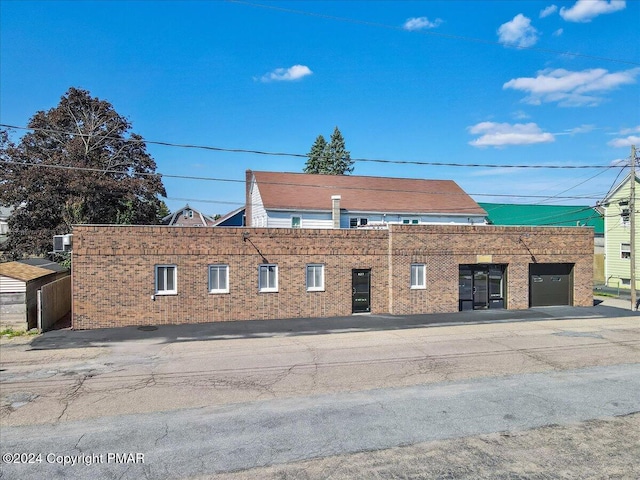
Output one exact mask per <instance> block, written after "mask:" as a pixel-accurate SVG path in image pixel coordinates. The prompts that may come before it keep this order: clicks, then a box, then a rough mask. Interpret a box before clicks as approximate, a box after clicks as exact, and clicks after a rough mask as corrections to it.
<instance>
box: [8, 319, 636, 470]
mask: <svg viewBox="0 0 640 480" xmlns="http://www.w3.org/2000/svg"><path fill="white" fill-rule="evenodd" d="M638 319H639V317H638V316H635V315H634V316H627V317H625V316H621V317H615V318H581V319H576V320H571V319H562V320H554V319H551V320H545V321H535V322H519V323H497V324H480V325H461V326H460V325H458V326H440V327H434V328H409V329H398V330H384V331H363V332H349V333H340V334H335V333H334V334H326V335H310V336H304V335H297V336H287V335H272V336H265V337H263V338H233V339H216V340H213V341H212V340H198V339H194V338H188V339H186V340H183V339H180V338H177V339H176V338H168V337H167V338H163V336H162V332H161V329H162V327H161V329H160V331H159V334H156V335H154V336H149V337H144V336H143V335H142V334H141V335H140V336H139V337H137V338H132V339H125V340H122V341H111V340H109V339H107V338H99V337H97V339H96V340H94V341H92V342H84V343H82V342H74V341H70V342H69V345H70V346H71V347H70V348H65V347H64V345H63V347H62V348H43V347H42V346H43V345H44V346H47V345H48V344H47V343H46V342H45V341H42V342H41V343H40V344H38V342H36V341H34V340H32V339H29V341H25V340H23V339H19V338H18V339H12V340H6V339H3V340H2V343H1V344H0V388H1V392H0V394H1V399H2V403H1V410H0V428H2V435H1V437H2V438H1V443H2V445H1V446H2V452H3V453H5V452H7V451H10V452H13V451H15V452H22V451H36V450H38V451H41V452H42V453H45V452H48V451H52V452H58V453H60V454H63V453H65V452H67V453H68V452H75V453H76V454H77V453H78V452H81V453H89V454H91V453H105V454H106V453H107V452H110V451H120V452H142V453H145V455H146V459H145V463H144V464H142V465H140V464H134V465H126V466H123V465H92V466H87V465H84V466H74V467H73V468H71V467H66V466H64V467H63V466H60V465H40V466H35V467H34V466H33V465H4V464H3V465H2V475H1V476H0V478H41V477H42V476H44V475H47V476H49V477H51V478H62V476H64V477H65V478H85V477H83V475H85V476H86V475H90V476H92V477H93V478H140V477H145V476H146V477H148V478H187V477H189V476H199V475H212V474H216V473H221V472H233V471H235V470H240V471H244V470H246V471H247V472H250V471H251V470H247V469H252V468H274V467H270V466H271V465H274V464H276V465H277V464H291V465H295V464H296V462H300V461H309V459H316V458H324V457H327V458H329V457H331V458H333V457H334V456H340V455H358V454H359V452H363V451H368V450H376V449H389V448H394V447H398V446H405V445H414V444H418V443H420V442H433V441H449V440H450V439H455V438H461V437H465V438H466V437H469V438H471V437H472V436H478V435H487V434H493V433H494V432H500V431H509V432H510V431H513V432H522V431H525V430H527V429H536V428H546V427H545V426H546V425H549V424H558V425H564V424H567V423H576V422H586V421H591V420H594V419H600V418H605V417H607V418H609V417H612V416H616V415H628V414H630V413H633V412H637V411H640V396H639V395H637V392H638V391H640V380H639V379H640V323H639V322H638ZM77 333H79V332H68V335H70V336H71V337H73V336H74V335H75V334H77ZM44 340H46V335H45V338H44ZM447 439H449V440H447ZM80 446H81V447H82V449H81V450H80ZM336 458H337V457H336ZM343 462H344V460H343ZM346 464H349V462H348V461H347V462H346ZM341 465H343V463H340V462H338V461H337V460H336V462H334V463H332V464H331V465H330V467H327V468H329V469H330V470H331V471H334V470H335V471H340V469H341V468H343V467H341ZM323 471H324V470H323ZM14 475H17V476H14ZM30 475H32V476H30ZM229 475H231V474H229ZM260 476H261V475H260ZM202 478H205V477H202ZM317 478H322V477H317ZM361 478H366V476H363V477H361ZM621 478H625V477H624V476H623V477H621Z"/></svg>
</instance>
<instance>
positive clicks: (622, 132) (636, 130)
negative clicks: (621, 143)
mask: <svg viewBox="0 0 640 480" xmlns="http://www.w3.org/2000/svg"><path fill="white" fill-rule="evenodd" d="M632 133H640V125H638V126H637V127H632V128H624V129H622V130H620V132H618V135H631V134H632Z"/></svg>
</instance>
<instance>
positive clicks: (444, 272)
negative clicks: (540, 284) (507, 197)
mask: <svg viewBox="0 0 640 480" xmlns="http://www.w3.org/2000/svg"><path fill="white" fill-rule="evenodd" d="M390 244H391V247H390V250H391V252H392V257H393V259H392V265H393V269H392V274H391V294H390V296H391V306H390V312H391V313H393V314H397V315H400V314H414V313H425V312H433V313H439V312H456V311H458V272H459V265H461V264H477V263H487V258H480V259H479V258H478V256H479V255H481V256H485V257H487V256H490V258H491V261H490V262H488V263H493V264H503V265H506V266H507V269H506V281H507V287H506V290H507V291H506V295H507V298H506V302H507V303H506V307H507V308H510V309H525V308H528V307H529V264H531V263H533V262H534V261H535V262H537V263H574V264H575V267H574V293H573V295H574V305H575V306H591V305H593V272H592V268H593V230H592V229H587V228H545V227H488V226H448V225H391V226H390ZM527 247H528V249H529V250H527ZM532 255H533V256H534V257H535V260H533V259H532V258H531V257H532ZM411 263H425V264H426V276H427V278H426V284H427V289H426V290H410V289H409V287H408V285H409V280H408V275H409V273H408V272H409V268H410V267H409V265H410V264H411Z"/></svg>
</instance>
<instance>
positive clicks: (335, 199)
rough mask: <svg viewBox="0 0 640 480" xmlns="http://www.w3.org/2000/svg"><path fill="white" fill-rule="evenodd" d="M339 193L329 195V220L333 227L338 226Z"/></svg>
mask: <svg viewBox="0 0 640 480" xmlns="http://www.w3.org/2000/svg"><path fill="white" fill-rule="evenodd" d="M341 198H342V197H340V195H331V220H332V222H333V225H332V226H333V228H340V199H341Z"/></svg>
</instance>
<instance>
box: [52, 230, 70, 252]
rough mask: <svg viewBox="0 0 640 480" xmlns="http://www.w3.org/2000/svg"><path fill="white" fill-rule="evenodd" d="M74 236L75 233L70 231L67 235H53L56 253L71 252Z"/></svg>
mask: <svg viewBox="0 0 640 480" xmlns="http://www.w3.org/2000/svg"><path fill="white" fill-rule="evenodd" d="M72 238H73V235H72V234H71V233H68V234H66V235H54V236H53V251H54V253H62V252H70V251H71V239H72Z"/></svg>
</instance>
